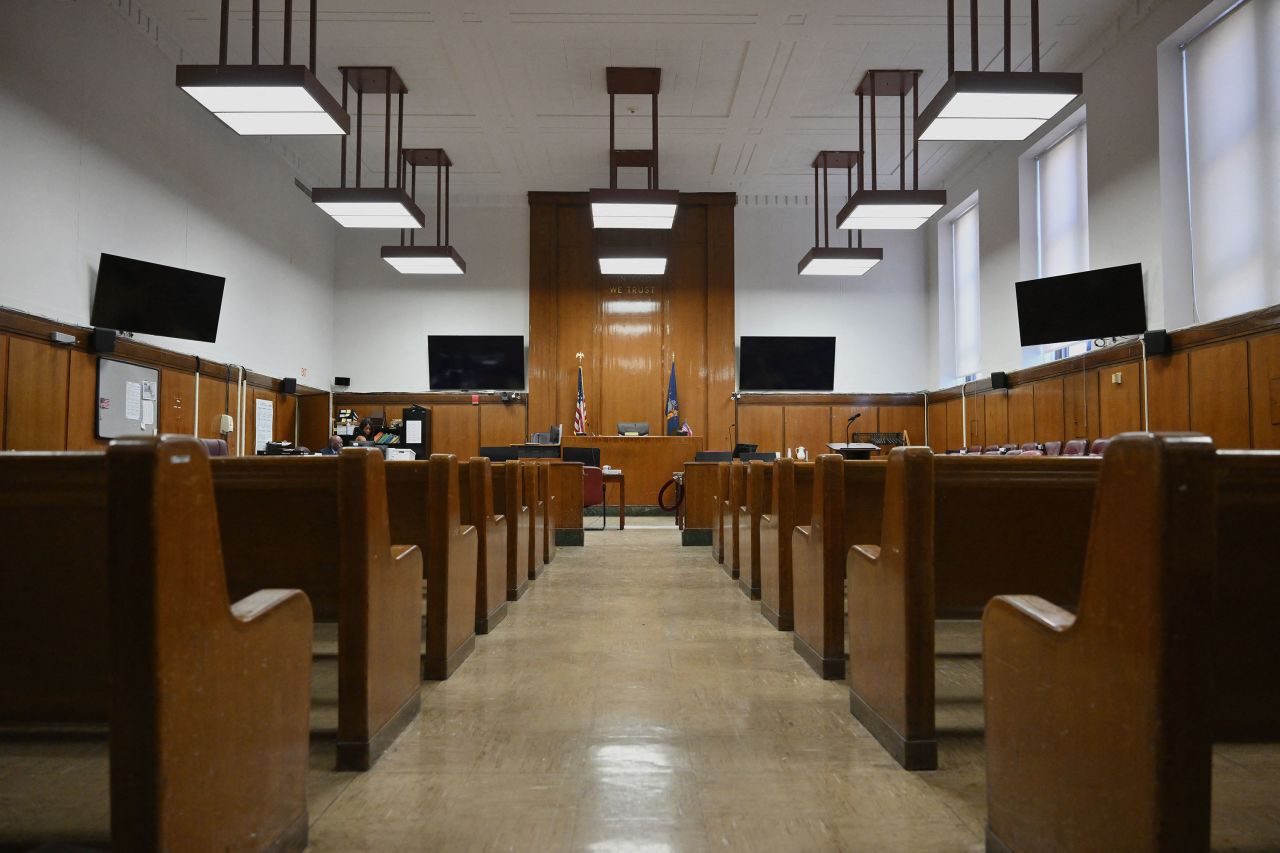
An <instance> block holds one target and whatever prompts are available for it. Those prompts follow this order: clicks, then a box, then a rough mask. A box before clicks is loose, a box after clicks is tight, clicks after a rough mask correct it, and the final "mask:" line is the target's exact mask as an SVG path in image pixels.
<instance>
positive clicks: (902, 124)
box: [898, 92, 907, 190]
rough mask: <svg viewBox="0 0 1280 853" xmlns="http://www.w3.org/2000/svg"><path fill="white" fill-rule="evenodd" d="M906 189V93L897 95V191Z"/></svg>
mask: <svg viewBox="0 0 1280 853" xmlns="http://www.w3.org/2000/svg"><path fill="white" fill-rule="evenodd" d="M906 188H907V93H906V92H902V93H900V94H899V95H898V189H900V190H905V189H906Z"/></svg>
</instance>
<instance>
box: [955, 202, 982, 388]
mask: <svg viewBox="0 0 1280 853" xmlns="http://www.w3.org/2000/svg"><path fill="white" fill-rule="evenodd" d="M951 263H952V276H951V282H952V289H953V290H952V292H953V295H954V299H955V323H956V334H955V342H956V376H957V377H964V376H969V375H970V374H973V373H977V372H978V363H979V355H980V352H981V338H982V318H981V303H980V282H979V277H978V206H977V205H976V204H975V205H974V206H973V207H971V208H969V209H968V210H966V211H965V212H964V213H962V214H960V215H959V216H957V217H956V218H955V219H954V220H952V222H951Z"/></svg>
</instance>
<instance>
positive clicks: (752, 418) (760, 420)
mask: <svg viewBox="0 0 1280 853" xmlns="http://www.w3.org/2000/svg"><path fill="white" fill-rule="evenodd" d="M783 408H784V407H783V406H761V405H751V406H738V429H737V441H739V442H742V443H745V444H754V445H757V447H758V449H759V450H760V452H761V453H766V452H771V451H777V452H779V453H785V452H786V447H785V446H784V445H783V443H782V442H783V438H784V434H783V428H782V411H783Z"/></svg>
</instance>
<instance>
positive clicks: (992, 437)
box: [982, 389, 1009, 447]
mask: <svg viewBox="0 0 1280 853" xmlns="http://www.w3.org/2000/svg"><path fill="white" fill-rule="evenodd" d="M982 400H983V404H982V405H983V420H984V424H983V429H984V435H983V439H984V441H983V445H982V446H983V447H988V446H990V445H992V444H1008V443H1009V392H1008V391H1006V390H1004V389H1001V390H999V391H990V392H988V393H986V394H983V395H982Z"/></svg>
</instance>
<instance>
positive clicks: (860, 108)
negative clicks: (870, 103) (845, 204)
mask: <svg viewBox="0 0 1280 853" xmlns="http://www.w3.org/2000/svg"><path fill="white" fill-rule="evenodd" d="M862 122H863V97H862V93H861V92H859V93H858V189H859V190H861V189H862V187H863V186H864V184H863V180H862V162H863V160H865V159H866V158H865V157H864V156H863V130H862Z"/></svg>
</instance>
